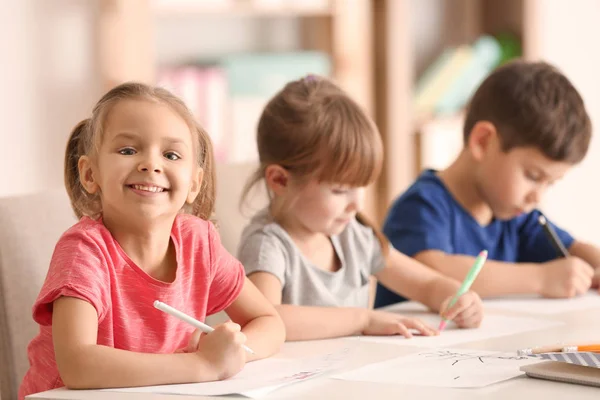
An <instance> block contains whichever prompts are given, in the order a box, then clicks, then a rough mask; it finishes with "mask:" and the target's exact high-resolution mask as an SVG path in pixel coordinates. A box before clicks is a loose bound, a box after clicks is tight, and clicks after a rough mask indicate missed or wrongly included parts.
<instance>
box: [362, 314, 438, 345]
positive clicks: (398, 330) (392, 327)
mask: <svg viewBox="0 0 600 400" xmlns="http://www.w3.org/2000/svg"><path fill="white" fill-rule="evenodd" d="M368 313H369V314H368V322H367V327H366V328H365V329H364V330H363V331H362V334H363V335H373V336H385V335H402V336H404V337H405V338H411V337H413V334H412V333H411V332H410V329H414V330H416V331H418V332H419V333H420V334H421V335H423V336H433V335H438V334H439V332H438V330H437V329H434V328H432V327H430V326H427V325H426V324H425V323H424V322H423V321H421V320H419V319H417V318H409V317H404V316H402V315H398V314H394V313H389V312H385V311H374V310H368Z"/></svg>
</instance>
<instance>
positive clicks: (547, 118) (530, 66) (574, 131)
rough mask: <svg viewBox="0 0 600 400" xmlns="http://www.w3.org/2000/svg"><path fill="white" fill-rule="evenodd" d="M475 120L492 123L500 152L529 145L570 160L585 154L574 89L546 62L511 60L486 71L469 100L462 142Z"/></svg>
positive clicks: (581, 108) (583, 120) (585, 124)
mask: <svg viewBox="0 0 600 400" xmlns="http://www.w3.org/2000/svg"><path fill="white" fill-rule="evenodd" d="M479 121H488V122H491V123H492V124H494V126H495V127H496V129H497V131H498V135H499V137H500V141H501V144H502V149H503V150H504V151H509V150H511V149H513V148H515V147H529V146H531V147H535V148H537V149H539V150H540V151H541V152H542V153H543V154H544V155H545V156H546V157H548V158H550V159H551V160H555V161H564V162H569V163H573V164H576V163H578V162H580V161H581V160H582V159H583V158H584V157H585V155H586V153H587V150H588V147H589V143H590V139H591V132H592V126H591V121H590V117H589V115H588V113H587V111H586V109H585V105H584V102H583V99H582V98H581V96H580V94H579V93H578V92H577V89H575V87H574V86H573V84H572V83H571V82H570V81H569V80H568V79H567V77H566V76H565V75H563V74H562V73H561V72H560V71H559V70H558V69H557V68H555V67H554V66H552V65H550V64H547V63H545V62H526V61H523V60H516V61H512V62H509V63H507V64H504V65H503V66H501V67H499V68H497V69H496V70H495V71H494V72H493V73H492V74H490V75H489V76H488V77H487V78H486V79H485V80H484V81H483V83H482V84H481V86H480V87H479V88H478V89H477V91H476V92H475V94H474V95H473V97H472V99H471V101H470V104H469V107H468V110H467V115H466V120H465V124H464V130H463V135H464V140H465V143H466V142H467V141H468V138H469V135H470V133H471V130H472V129H473V127H474V126H475V124H476V123H477V122H479Z"/></svg>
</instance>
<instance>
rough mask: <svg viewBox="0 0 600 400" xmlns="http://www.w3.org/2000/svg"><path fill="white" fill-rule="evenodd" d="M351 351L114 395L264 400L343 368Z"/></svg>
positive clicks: (264, 364) (270, 361)
mask: <svg viewBox="0 0 600 400" xmlns="http://www.w3.org/2000/svg"><path fill="white" fill-rule="evenodd" d="M347 352H348V349H344V350H342V351H338V352H335V353H331V354H326V355H323V356H318V357H312V358H305V359H296V360H294V359H280V358H268V359H265V360H259V361H254V362H251V363H248V364H246V366H245V367H244V369H243V370H242V371H241V372H240V373H239V374H237V375H236V376H234V377H232V378H230V379H227V380H224V381H218V382H205V383H192V384H182V385H160V386H146V387H134V388H122V389H106V391H113V392H135V393H161V394H177V395H192V396H194V395H195V396H217V395H225V394H241V395H244V396H246V397H251V398H260V397H263V396H266V395H267V394H269V393H270V392H272V391H274V390H276V389H278V388H280V387H282V386H286V385H291V384H293V383H297V382H301V381H305V380H307V379H310V378H314V377H316V376H319V375H322V374H324V373H326V372H330V371H333V370H335V369H336V368H339V367H340V366H342V365H343V362H344V360H345V357H346V355H347Z"/></svg>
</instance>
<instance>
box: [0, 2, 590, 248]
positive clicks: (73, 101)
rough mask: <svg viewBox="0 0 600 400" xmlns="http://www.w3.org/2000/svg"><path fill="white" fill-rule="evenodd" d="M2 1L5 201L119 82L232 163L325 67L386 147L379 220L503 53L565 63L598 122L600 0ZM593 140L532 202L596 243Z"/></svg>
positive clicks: (444, 148)
mask: <svg viewBox="0 0 600 400" xmlns="http://www.w3.org/2000/svg"><path fill="white" fill-rule="evenodd" d="M0 3H1V4H2V5H1V9H0V34H1V36H2V41H1V42H0V46H2V48H1V54H2V55H3V59H2V62H0V77H1V78H0V79H2V87H1V90H0V105H1V107H0V121H1V123H2V130H1V131H0V148H2V150H3V152H2V157H0V171H2V172H1V174H0V197H2V196H15V195H20V194H26V193H32V192H39V191H44V190H47V189H52V188H56V187H61V186H62V163H63V156H64V147H65V144H66V139H67V137H68V135H69V133H70V130H71V129H72V127H73V126H74V125H75V124H76V123H77V122H78V121H80V120H81V119H83V118H85V117H86V116H88V115H89V113H90V111H91V108H92V107H93V105H94V103H95V102H96V101H97V100H98V99H99V97H100V96H101V95H102V94H103V93H104V92H105V91H106V90H108V89H109V88H111V87H112V86H114V85H115V84H118V83H121V82H124V81H127V80H139V81H144V82H148V83H156V84H159V85H163V86H165V87H167V88H169V89H171V90H172V91H174V92H175V93H176V94H178V95H180V96H181V97H182V98H183V99H184V100H185V101H186V102H187V104H188V106H189V107H190V108H191V109H192V110H193V111H194V113H195V114H196V116H197V117H198V119H199V120H200V121H201V122H202V124H203V125H204V126H205V127H206V128H207V130H208V131H209V133H210V134H211V136H212V138H213V141H214V143H215V147H216V149H217V152H216V155H217V160H218V162H219V163H220V164H232V165H233V164H243V163H252V162H253V161H255V160H256V157H257V155H256V149H255V145H254V134H255V126H256V121H257V120H258V117H259V113H260V110H261V108H262V107H263V106H264V104H265V103H266V101H267V100H268V99H269V97H270V96H272V95H273V94H274V93H275V91H277V90H278V89H279V88H281V87H282V85H283V84H284V83H285V82H287V81H289V80H292V79H296V78H298V77H301V76H303V75H306V74H307V73H315V74H320V75H325V76H330V77H332V78H333V79H334V80H335V81H336V82H337V83H339V84H340V85H341V86H342V87H343V88H344V89H345V90H347V91H348V92H349V93H350V94H351V95H352V96H353V97H354V98H355V99H356V100H357V101H358V102H359V103H360V104H362V105H363V106H364V107H365V109H366V110H367V112H368V113H369V114H370V115H371V116H373V118H374V119H375V121H376V122H377V125H378V126H379V129H380V131H381V134H382V137H383V140H384V143H385V150H386V164H385V169H384V172H383V174H382V176H381V179H380V180H379V181H378V182H377V183H376V184H375V185H373V187H372V188H371V189H370V192H369V195H368V199H367V203H366V205H365V206H366V210H367V213H368V214H369V215H371V216H372V217H373V218H374V219H376V220H377V221H381V220H382V218H383V216H384V215H385V212H386V210H387V207H388V206H389V204H390V202H391V201H392V200H393V199H394V198H395V197H396V196H397V195H398V194H400V193H401V192H402V191H403V190H404V189H405V188H406V187H407V186H408V185H409V184H410V182H411V181H412V180H413V179H414V178H415V177H416V176H417V174H418V173H419V172H420V171H421V170H422V169H423V168H426V167H430V168H438V169H439V168H444V167H445V166H446V165H448V163H449V162H450V161H451V160H452V159H453V157H454V156H455V155H456V154H457V152H458V151H460V148H461V146H462V141H461V140H462V139H461V134H462V133H461V122H462V110H463V108H464V105H465V103H466V102H467V101H468V98H469V96H470V94H471V93H472V90H473V89H474V88H475V87H476V86H477V84H478V83H479V82H480V81H481V80H482V79H483V78H484V77H485V76H486V75H487V74H488V73H489V72H490V71H491V70H492V69H493V68H495V67H496V66H497V65H500V64H501V63H503V62H505V61H506V60H508V59H510V58H513V57H519V56H522V57H525V58H527V59H531V60H537V59H543V60H546V61H549V62H551V63H553V64H555V65H556V66H558V67H559V68H561V69H562V70H563V71H564V72H565V73H566V74H567V75H568V77H569V78H570V79H571V80H572V81H573V82H574V84H575V86H576V87H577V88H578V89H579V90H580V91H581V93H582V95H583V97H584V99H585V101H586V103H587V106H588V109H589V112H590V114H591V118H592V122H593V123H594V124H595V126H596V125H597V124H598V123H600V99H599V96H600V78H599V77H598V71H600V55H599V54H598V52H597V50H596V48H597V44H596V38H598V37H600V24H599V23H598V20H599V17H600V1H597V0H44V1H41V0H19V1H12V0H0ZM594 131H595V133H594V134H595V135H597V133H598V132H597V129H594ZM597 142H598V140H597V138H594V139H593V141H592V147H591V150H590V152H589V154H588V156H587V158H586V159H585V161H584V162H583V163H582V165H580V166H578V167H576V168H575V169H574V170H573V171H572V172H570V173H569V174H568V175H567V177H566V178H565V179H564V180H563V181H561V182H559V183H558V184H557V185H555V187H553V188H552V189H551V190H550V192H549V193H548V194H547V196H546V197H545V200H544V203H543V204H542V208H543V209H544V210H545V212H546V213H547V214H548V215H549V216H550V217H551V218H552V219H554V220H555V221H556V222H558V223H559V224H560V225H562V226H564V227H566V228H567V229H569V230H571V231H572V233H574V234H575V235H576V236H577V237H578V238H580V239H584V240H588V241H591V242H593V243H595V244H600V240H599V239H598V238H597V235H596V226H598V225H599V224H600V212H599V211H597V210H596V207H597V205H598V204H600V190H599V189H598V188H597V184H598V179H597V176H598V173H599V172H600V149H599V148H598V144H597ZM228 179H229V178H228ZM243 183H244V182H243V181H242V182H237V181H235V179H229V180H228V181H226V182H225V181H219V185H220V186H221V187H223V186H227V185H234V186H242V185H243Z"/></svg>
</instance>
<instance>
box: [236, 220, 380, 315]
mask: <svg viewBox="0 0 600 400" xmlns="http://www.w3.org/2000/svg"><path fill="white" fill-rule="evenodd" d="M331 242H332V244H333V247H334V249H335V252H336V254H337V256H338V258H339V259H340V262H341V268H340V269H339V270H338V271H336V272H330V271H325V270H323V269H321V268H319V267H317V266H315V265H313V264H312V263H311V262H310V261H309V260H308V259H307V258H306V257H304V255H302V253H301V252H300V249H299V248H298V247H297V246H296V245H295V244H294V242H293V241H292V238H291V237H290V236H289V235H288V234H287V232H286V231H285V230H284V229H283V228H282V227H281V226H280V225H279V224H277V223H276V222H274V221H273V218H272V217H271V215H270V213H269V211H268V209H264V210H262V211H261V212H259V213H258V214H256V215H255V216H254V217H253V218H252V220H251V221H250V224H249V225H248V226H246V228H244V231H243V232H242V237H241V240H240V245H239V248H238V259H239V260H240V261H241V262H242V264H243V265H244V268H245V269H246V275H250V274H251V273H253V272H259V271H262V272H268V273H271V274H273V275H274V276H275V277H277V279H279V281H280V282H281V286H282V288H283V289H282V290H283V292H282V299H281V302H282V304H294V305H304V306H322V307H368V305H369V276H370V275H372V274H374V273H376V272H378V271H379V270H381V269H382V268H383V267H384V264H385V260H384V256H383V253H382V250H381V244H380V243H379V240H378V239H377V236H376V235H375V233H374V232H373V230H372V229H371V228H369V227H367V226H364V225H362V224H361V223H360V222H358V221H357V220H356V218H354V219H352V221H351V222H350V223H349V224H348V226H347V227H346V229H344V231H343V232H342V233H340V234H339V235H336V236H332V237H331Z"/></svg>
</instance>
